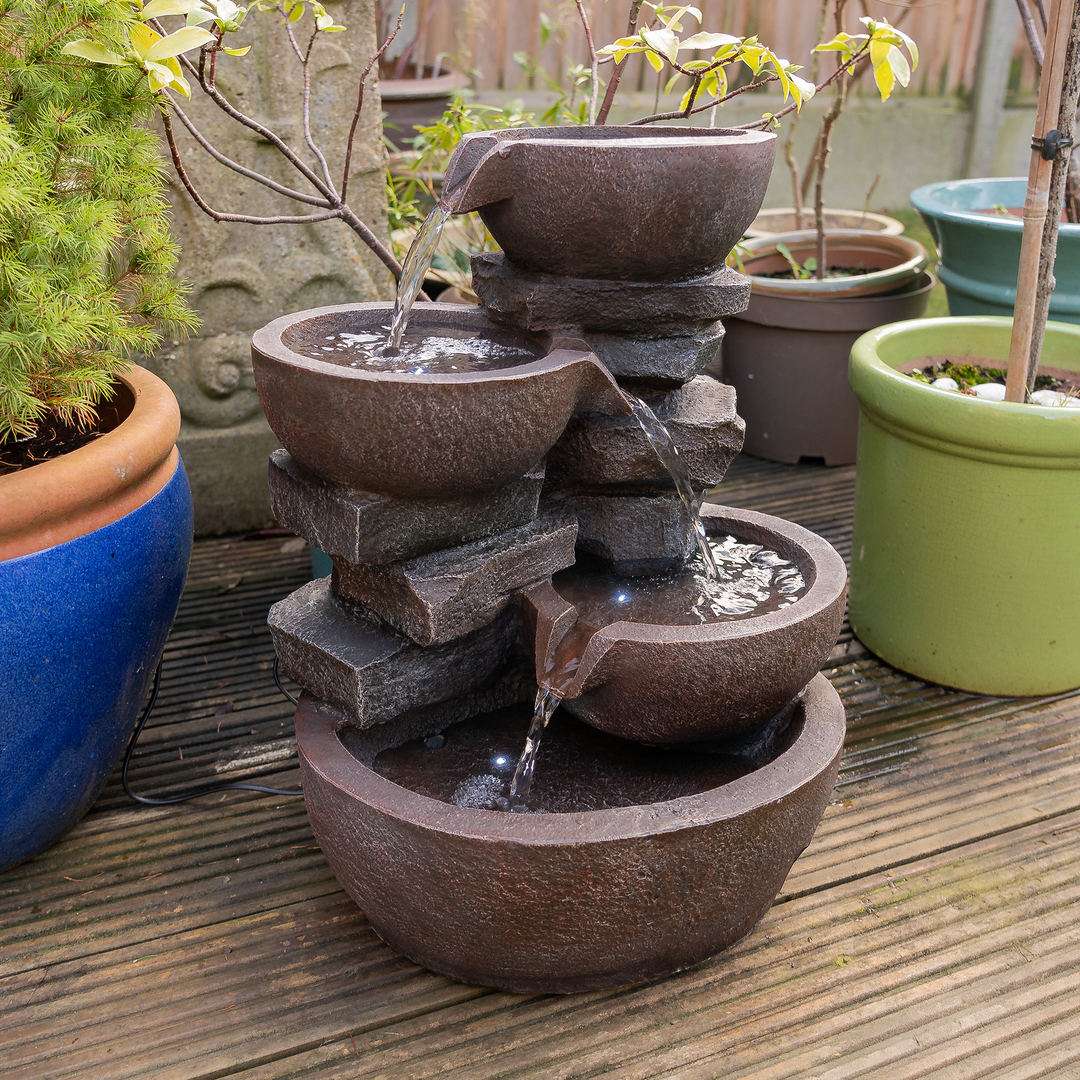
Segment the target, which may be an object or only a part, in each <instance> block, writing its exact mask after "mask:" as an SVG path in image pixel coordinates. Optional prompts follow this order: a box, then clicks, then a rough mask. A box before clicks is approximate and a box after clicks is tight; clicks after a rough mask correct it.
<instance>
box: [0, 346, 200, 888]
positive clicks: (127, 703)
mask: <svg viewBox="0 0 1080 1080" xmlns="http://www.w3.org/2000/svg"><path fill="white" fill-rule="evenodd" d="M119 382H120V384H121V387H120V390H119V392H118V395H117V398H116V404H117V405H118V406H119V411H120V416H121V417H122V422H120V423H119V426H117V427H116V428H115V429H114V430H112V431H109V432H107V433H106V434H104V435H102V436H100V437H99V438H97V439H96V440H95V441H93V442H91V443H89V444H88V445H86V446H84V447H81V448H80V449H78V450H74V451H72V452H71V453H68V454H65V455H63V456H62V457H58V458H53V459H52V460H49V461H46V462H42V463H41V464H39V465H35V466H33V467H32V468H29V469H24V470H22V471H21V472H17V473H13V474H9V475H6V476H0V545H2V547H0V550H2V551H3V553H4V558H2V559H0V596H3V597H4V605H5V617H4V618H0V656H2V657H3V663H0V868H4V867H7V866H11V865H13V864H15V863H18V862H21V861H22V860H24V859H27V858H29V857H30V856H31V855H33V854H35V853H36V852H38V851H40V850H42V849H43V848H45V847H47V846H48V845H49V844H51V843H53V842H54V841H55V840H57V839H59V837H60V836H62V835H63V834H64V833H65V832H67V830H68V829H70V828H71V827H72V826H73V825H75V823H76V822H77V821H78V820H79V819H80V818H81V817H82V816H83V815H84V814H85V813H86V811H87V810H88V809H89V808H90V805H91V804H92V803H93V801H94V799H96V798H97V795H98V793H99V792H100V790H101V788H102V787H103V786H104V784H105V781H106V780H107V779H108V776H109V773H110V772H111V770H112V767H113V765H114V764H115V762H116V760H117V759H118V758H119V756H120V754H121V752H122V750H123V747H124V744H125V743H126V741H127V739H128V736H129V735H130V734H131V731H132V729H133V728H134V726H135V719H136V716H137V713H138V710H139V708H140V706H141V705H142V702H143V700H144V697H145V695H146V690H147V687H148V685H149V682H150V680H151V678H152V677H153V673H154V668H155V666H156V663H157V659H158V658H159V657H160V656H161V650H162V647H163V646H164V643H165V639H166V637H167V636H168V633H169V629H170V627H171V626H172V622H173V618H174V617H175V615H176V609H177V605H178V604H179V601H180V593H181V591H182V589H183V585H184V578H185V576H186V573H187V565H188V558H189V557H190V554H191V534H192V507H191V493H190V491H189V489H188V484H187V478H186V476H185V474H184V467H183V464H182V463H181V462H180V460H179V457H178V455H177V452H176V449H175V446H174V443H175V441H176V435H177V432H178V431H179V428H180V411H179V409H178V408H177V405H176V399H175V398H174V397H173V395H172V393H171V392H170V390H169V388H168V387H167V386H166V385H165V384H164V383H163V382H162V381H161V380H160V379H158V378H157V377H156V376H154V375H151V374H150V372H148V371H144V370H143V369H142V368H138V367H133V368H131V370H130V371H128V372H126V373H125V374H123V375H121V376H120V379H119Z"/></svg>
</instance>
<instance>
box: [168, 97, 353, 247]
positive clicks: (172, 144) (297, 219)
mask: <svg viewBox="0 0 1080 1080" xmlns="http://www.w3.org/2000/svg"><path fill="white" fill-rule="evenodd" d="M162 123H163V124H164V126H165V139H166V141H167V142H168V144H169V153H170V154H171V155H172V159H173V166H174V167H175V169H176V175H177V176H179V177H180V182H181V183H182V184H183V185H184V187H185V188H186V189H187V193H188V194H189V195H190V196H191V198H192V201H193V202H194V203H195V205H196V206H198V208H199V209H200V210H202V212H203V213H204V214H206V215H207V217H211V218H213V219H214V221H241V222H244V223H246V224H248V225H306V224H308V223H309V222H313V221H329V220H330V219H331V218H340V217H343V216H344V215H343V213H342V208H340V207H338V208H335V209H332V210H327V211H325V212H324V213H322V214H307V215H303V214H301V215H297V216H290V215H281V216H279V217H254V216H252V215H250V214H226V213H222V212H221V211H220V210H215V209H214V208H213V207H212V206H210V204H209V203H207V201H206V200H205V199H204V198H203V197H202V195H200V194H199V192H198V189H197V188H196V187H195V185H194V184H193V183H192V181H191V177H190V176H188V172H187V169H186V168H184V162H183V159H182V158H181V157H180V150H179V148H178V147H177V145H176V136H175V133H174V132H173V126H172V120H171V118H170V117H169V114H168V112H167V111H163V112H162Z"/></svg>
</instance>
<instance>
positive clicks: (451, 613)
mask: <svg viewBox="0 0 1080 1080" xmlns="http://www.w3.org/2000/svg"><path fill="white" fill-rule="evenodd" d="M576 539H577V522H576V521H575V520H574V517H573V515H572V514H570V513H568V512H565V511H564V512H563V513H561V514H559V515H557V516H556V515H545V516H544V517H542V518H538V519H537V520H536V521H534V522H532V523H531V524H529V525H524V526H522V527H521V528H519V529H513V530H511V531H510V532H506V533H501V534H500V535H498V536H493V537H491V538H490V539H488V540H482V541H480V542H478V543H475V544H466V545H465V546H463V547H457V548H452V549H451V550H449V551H439V552H435V553H433V554H431V555H421V556H420V557H419V558H417V559H412V560H410V561H409V562H401V563H394V564H393V565H391V566H366V565H362V564H361V565H357V564H355V563H351V562H347V561H346V560H344V559H335V560H334V574H333V581H332V585H331V588H332V589H333V592H334V594H335V595H337V596H340V597H343V598H344V599H346V600H350V601H353V602H355V603H356V604H358V605H359V606H360V607H361V609H362V610H364V611H365V612H369V613H371V614H372V615H374V616H376V617H377V618H379V619H381V620H382V621H383V622H386V623H389V624H390V625H391V626H392V627H394V629H395V630H398V631H400V632H401V633H403V634H407V635H408V636H409V637H410V638H412V640H413V641H415V642H416V643H417V645H439V644H442V643H443V642H447V641H452V640H453V639H455V638H459V637H462V636H463V635H465V634H468V633H470V632H471V631H473V630H478V629H479V628H480V627H482V626H486V625H487V624H488V623H490V622H491V621H492V620H493V619H496V618H497V617H498V616H499V615H501V614H502V613H503V612H505V611H507V610H509V609H510V608H511V607H513V606H514V604H515V593H516V592H518V591H520V590H521V589H523V588H525V587H527V586H529V585H532V584H535V583H536V582H537V581H540V580H541V579H543V578H548V577H550V576H551V575H552V574H554V573H556V572H557V571H559V570H563V569H565V568H566V567H567V566H572V565H573V563H574V541H575V540H576Z"/></svg>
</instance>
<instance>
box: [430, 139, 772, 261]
mask: <svg viewBox="0 0 1080 1080" xmlns="http://www.w3.org/2000/svg"><path fill="white" fill-rule="evenodd" d="M775 154H776V136H775V135H771V134H766V133H764V132H760V131H729V130H726V129H724V128H687V127H673V128H652V129H649V128H643V127H573V128H570V127H567V128H510V129H507V130H505V131H493V132H476V133H474V134H471V135H466V136H465V137H464V139H462V141H461V143H460V144H459V146H458V149H457V150H456V151H455V153H454V156H453V158H451V160H450V163H449V165H448V166H447V170H446V178H445V180H444V182H443V201H444V203H445V204H446V205H447V206H449V208H450V209H452V210H453V211H454V212H455V213H465V212H467V211H470V210H479V212H480V216H481V217H482V218H483V219H484V223H485V224H486V225H487V227H488V229H489V230H490V231H491V234H492V236H494V237H495V239H496V240H497V241H498V243H499V245H500V246H501V247H502V249H503V251H505V252H506V257H507V259H509V260H510V262H511V263H513V264H514V265H515V266H516V267H517V268H518V269H520V270H524V271H527V272H531V273H544V274H555V275H558V276H560V277H573V278H586V279H602V280H615V281H654V282H659V281H685V280H688V279H690V278H695V277H700V276H701V275H703V274H706V273H709V272H710V271H712V270H715V269H717V268H718V267H720V266H722V265H723V263H724V260H725V259H726V258H727V255H728V252H729V251H730V250H731V249H732V247H733V246H734V244H735V243H736V241H737V240H738V239H739V238H740V237H741V236H742V235H743V233H744V231H745V230H746V228H747V227H748V226H749V225H750V223H751V222H752V221H753V220H754V218H755V217H756V216H757V213H758V211H759V210H760V209H761V202H762V200H763V199H764V198H765V189H766V187H767V186H768V183H769V177H770V175H771V173H772V165H773V158H774V157H775Z"/></svg>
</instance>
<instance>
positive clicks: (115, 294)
mask: <svg viewBox="0 0 1080 1080" xmlns="http://www.w3.org/2000/svg"><path fill="white" fill-rule="evenodd" d="M129 11H130V6H129V5H128V4H125V3H123V2H121V0H0V444H3V443H5V441H6V442H7V443H9V444H10V443H11V442H12V441H13V440H16V439H24V438H28V437H31V436H33V435H34V433H35V431H36V429H37V428H38V426H39V425H40V424H41V423H42V421H44V420H46V419H48V418H55V419H58V420H60V421H61V422H63V423H66V424H71V425H73V426H75V427H76V428H84V427H86V426H87V425H89V424H91V423H92V422H93V420H94V418H95V411H94V406H95V405H96V404H97V403H98V402H99V401H102V400H107V399H108V398H109V397H110V396H111V394H112V392H113V389H112V388H113V386H114V377H115V376H116V374H117V373H118V372H121V371H123V370H125V369H126V367H127V366H128V364H129V360H128V358H129V357H130V355H131V354H132V353H133V352H136V351H140V352H142V351H150V350H152V349H153V348H154V346H155V345H156V344H157V342H158V341H159V340H160V336H161V334H162V333H163V332H168V333H178V332H181V333H182V332H183V331H184V329H185V328H187V327H191V326H194V325H195V324H196V318H195V316H194V314H193V313H192V312H191V311H190V309H189V308H188V307H187V305H186V304H185V302H184V296H183V294H184V291H185V290H184V287H183V286H182V285H180V284H179V283H178V282H177V281H176V280H175V278H174V277H173V275H172V270H173V267H174V266H175V263H176V257H177V248H176V245H175V243H174V242H173V239H172V237H171V235H170V233H169V226H168V205H167V202H166V200H165V194H164V177H163V170H164V164H163V162H162V159H161V158H160V156H159V154H158V150H157V140H156V137H155V136H154V134H153V133H152V132H151V131H150V130H149V129H148V128H147V127H146V126H144V123H145V121H147V120H148V119H149V118H150V117H151V116H152V114H153V111H154V109H155V107H156V105H155V101H154V98H153V95H152V93H151V91H150V88H149V86H148V85H147V81H146V79H145V78H144V77H142V76H141V73H139V72H137V71H133V70H130V69H127V68H120V67H108V66H98V65H92V64H86V63H83V62H82V61H81V60H79V59H77V58H75V57H72V56H65V55H63V54H62V53H61V49H62V48H63V46H64V45H65V44H66V43H67V42H69V41H71V40H72V39H74V38H77V37H85V36H86V35H87V33H88V32H89V33H91V34H92V35H93V36H94V37H95V38H96V39H98V40H101V41H115V42H116V44H117V46H118V47H120V48H123V47H124V45H123V36H122V35H123V30H122V27H123V26H124V25H125V24H126V22H127V21H128V20H129V19H130V15H129Z"/></svg>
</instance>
